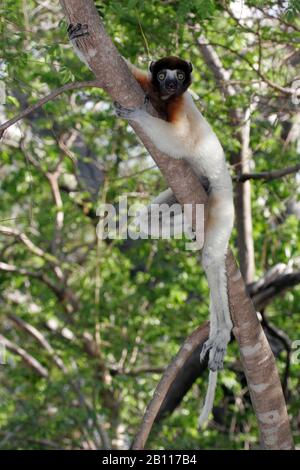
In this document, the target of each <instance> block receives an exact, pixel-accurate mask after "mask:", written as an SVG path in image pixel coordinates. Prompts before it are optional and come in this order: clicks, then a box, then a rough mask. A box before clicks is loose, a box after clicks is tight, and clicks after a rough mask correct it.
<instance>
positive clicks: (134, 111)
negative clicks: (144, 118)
mask: <svg viewBox="0 0 300 470" xmlns="http://www.w3.org/2000/svg"><path fill="white" fill-rule="evenodd" d="M114 106H115V111H116V115H117V116H118V117H121V118H123V119H128V120H129V121H136V120H138V119H139V118H140V117H141V114H142V113H145V112H146V110H145V105H143V106H141V107H137V108H126V107H125V106H122V105H121V104H120V103H118V102H117V101H115V102H114Z"/></svg>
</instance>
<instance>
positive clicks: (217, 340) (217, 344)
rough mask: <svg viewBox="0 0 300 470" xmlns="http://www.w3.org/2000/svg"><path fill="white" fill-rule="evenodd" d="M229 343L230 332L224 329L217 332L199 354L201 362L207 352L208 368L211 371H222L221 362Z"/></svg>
mask: <svg viewBox="0 0 300 470" xmlns="http://www.w3.org/2000/svg"><path fill="white" fill-rule="evenodd" d="M229 341H230V330H228V329H224V330H222V331H219V332H217V333H216V334H215V335H214V336H213V337H212V338H210V339H209V340H207V341H206V342H205V343H204V345H203V348H202V351H201V354H200V361H201V362H202V361H203V360H204V358H205V356H206V353H207V352H208V351H209V361H208V368H209V369H210V370H211V371H213V372H214V371H216V370H220V369H223V361H224V357H225V354H226V350H227V344H228V343H229Z"/></svg>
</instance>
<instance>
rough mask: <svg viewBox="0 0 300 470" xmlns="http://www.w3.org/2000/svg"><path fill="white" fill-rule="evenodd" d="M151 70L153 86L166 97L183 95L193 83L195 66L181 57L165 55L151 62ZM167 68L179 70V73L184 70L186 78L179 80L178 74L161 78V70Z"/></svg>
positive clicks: (163, 70)
mask: <svg viewBox="0 0 300 470" xmlns="http://www.w3.org/2000/svg"><path fill="white" fill-rule="evenodd" d="M149 70H150V72H151V83H152V86H153V87H154V89H155V90H156V91H158V92H159V94H160V95H161V96H162V97H165V98H169V97H171V96H179V95H182V94H183V93H184V92H185V91H186V90H187V89H188V87H189V86H190V84H191V83H192V70H193V66H192V64H191V63H190V62H187V61H185V60H183V59H180V58H179V57H175V56H169V57H163V58H162V59H159V60H157V61H156V62H151V64H150V67H149ZM167 70H170V71H175V70H177V71H178V73H180V72H183V73H184V80H182V81H181V80H178V79H177V77H176V76H172V78H169V77H168V76H167V75H166V76H165V79H164V80H159V78H158V77H159V74H160V72H162V73H163V72H165V71H167ZM179 76H180V75H179Z"/></svg>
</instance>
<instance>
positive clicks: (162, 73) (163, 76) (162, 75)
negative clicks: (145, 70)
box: [157, 72, 166, 82]
mask: <svg viewBox="0 0 300 470" xmlns="http://www.w3.org/2000/svg"><path fill="white" fill-rule="evenodd" d="M165 75H166V74H165V73H164V72H159V73H158V74H157V78H158V80H159V81H161V82H162V81H163V80H164V78H165Z"/></svg>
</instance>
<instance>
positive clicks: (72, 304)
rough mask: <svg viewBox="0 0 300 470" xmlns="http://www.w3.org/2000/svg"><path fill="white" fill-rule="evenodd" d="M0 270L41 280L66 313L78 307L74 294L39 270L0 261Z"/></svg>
mask: <svg viewBox="0 0 300 470" xmlns="http://www.w3.org/2000/svg"><path fill="white" fill-rule="evenodd" d="M0 270H1V271H6V272H10V273H13V272H16V273H19V274H22V275H23V276H27V277H32V278H34V279H37V280H39V281H41V282H43V283H44V284H45V285H46V286H47V287H49V289H51V290H52V292H53V293H54V294H55V296H56V297H57V299H58V300H59V301H60V302H62V303H63V305H64V306H65V309H66V311H67V313H73V312H75V311H76V310H78V308H79V304H78V300H77V299H76V296H75V294H74V293H73V292H72V291H71V290H70V289H69V288H68V287H67V286H64V285H63V284H60V285H57V284H55V283H54V282H53V281H52V280H51V279H50V278H49V277H48V276H47V275H46V274H44V273H43V272H41V271H30V270H27V269H24V268H19V267H17V266H15V265H13V264H8V263H4V262H2V261H1V262H0Z"/></svg>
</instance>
